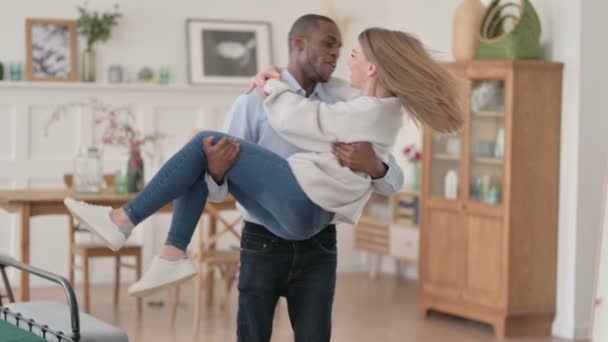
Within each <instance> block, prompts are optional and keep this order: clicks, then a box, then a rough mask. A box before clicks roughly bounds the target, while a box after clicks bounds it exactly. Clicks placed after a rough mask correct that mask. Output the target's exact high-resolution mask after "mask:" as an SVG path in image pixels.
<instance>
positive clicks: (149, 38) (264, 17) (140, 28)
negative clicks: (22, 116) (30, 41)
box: [0, 0, 387, 82]
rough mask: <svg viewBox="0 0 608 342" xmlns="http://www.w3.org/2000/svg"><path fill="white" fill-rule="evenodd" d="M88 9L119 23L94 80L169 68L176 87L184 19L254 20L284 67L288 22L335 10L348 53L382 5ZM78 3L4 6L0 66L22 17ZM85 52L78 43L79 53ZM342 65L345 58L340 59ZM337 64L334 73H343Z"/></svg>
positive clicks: (26, 1)
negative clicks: (113, 13) (114, 71)
mask: <svg viewBox="0 0 608 342" xmlns="http://www.w3.org/2000/svg"><path fill="white" fill-rule="evenodd" d="M88 2H89V7H90V8H92V9H96V10H101V11H106V10H111V9H112V5H113V4H114V3H118V4H119V5H120V8H121V12H122V13H123V14H124V18H123V19H122V20H121V22H120V24H119V26H118V27H117V28H116V29H115V31H114V33H113V36H112V38H111V39H110V41H108V42H107V43H101V45H99V46H98V47H97V49H96V50H97V52H98V64H99V75H100V76H101V77H102V78H104V79H105V76H106V74H107V66H108V65H110V64H113V63H119V64H123V65H125V66H126V67H127V68H128V69H129V70H130V71H131V75H135V73H136V70H138V69H139V68H141V67H142V66H146V65H147V66H151V67H153V68H154V69H155V70H158V68H159V67H160V66H162V65H169V66H170V67H171V68H172V72H173V74H174V75H175V77H176V80H177V82H185V80H186V79H187V77H186V58H187V56H186V38H185V20H186V18H206V19H221V20H228V19H233V20H257V21H269V22H271V23H272V35H273V44H274V57H275V61H276V62H277V63H278V64H279V65H284V64H286V62H287V31H288V30H289V27H290V25H291V23H292V22H293V21H294V20H295V19H296V18H297V17H299V16H300V15H302V14H305V13H320V14H327V13H328V11H329V10H330V8H331V7H332V5H333V7H335V8H340V9H339V10H338V13H339V14H340V15H343V16H351V17H353V18H354V20H353V22H352V26H351V29H350V31H349V32H347V34H345V36H346V37H345V38H346V39H345V45H344V46H345V49H344V51H345V52H348V51H350V47H351V46H352V43H353V39H352V38H354V37H355V33H356V32H359V31H360V30H361V29H362V28H364V27H368V26H372V25H382V24H385V23H386V13H387V5H386V4H387V1H385V0H380V1H376V2H375V6H373V7H372V6H369V3H368V2H367V1H362V0H356V1H347V0H335V1H326V0H310V1H297V2H296V1H280V0H259V1H245V0H223V1H218V2H210V1H200V0H179V1H176V2H167V1H165V0H146V1H143V0H116V1H107V0H90V1H88ZM82 3H83V1H82V0H53V1H47V0H20V1H10V2H8V1H7V2H3V5H2V6H3V7H2V13H3V14H4V15H3V16H2V21H1V22H0V42H2V47H1V48H0V61H7V60H8V61H12V60H21V61H23V60H24V57H25V18H61V19H75V18H76V16H77V11H76V7H77V6H79V5H81V4H82ZM83 47H84V44H83V42H82V41H81V42H80V48H79V50H82V48H83ZM343 61H345V59H343ZM345 66H346V65H345V63H341V67H339V68H338V74H341V75H343V76H347V74H345V73H344V70H345Z"/></svg>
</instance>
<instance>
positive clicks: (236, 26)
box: [186, 19, 272, 84]
mask: <svg viewBox="0 0 608 342" xmlns="http://www.w3.org/2000/svg"><path fill="white" fill-rule="evenodd" d="M186 34H187V45H188V79H189V81H190V83H191V84H205V83H243V84H246V83H247V82H249V80H250V79H251V77H253V76H255V74H256V73H257V72H258V71H261V70H263V69H264V68H266V67H268V66H270V65H271V64H272V34H271V25H270V23H268V22H261V21H232V20H207V19H188V20H187V21H186Z"/></svg>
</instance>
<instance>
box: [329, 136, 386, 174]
mask: <svg viewBox="0 0 608 342" xmlns="http://www.w3.org/2000/svg"><path fill="white" fill-rule="evenodd" d="M332 151H333V153H334V155H335V156H336V158H338V160H339V161H340V164H341V165H342V166H346V167H348V168H349V169H351V170H352V171H354V172H363V173H366V174H368V175H369V176H370V177H372V178H373V179H379V178H382V177H384V176H385V175H386V172H387V171H388V166H386V164H384V163H383V162H382V161H381V160H380V159H378V157H376V152H375V151H374V149H373V148H372V144H370V143H367V142H357V143H351V144H344V143H335V144H334V145H333V149H332Z"/></svg>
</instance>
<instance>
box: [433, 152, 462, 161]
mask: <svg viewBox="0 0 608 342" xmlns="http://www.w3.org/2000/svg"><path fill="white" fill-rule="evenodd" d="M433 159H436V160H445V161H459V160H460V156H456V155H453V154H446V153H436V154H434V155H433Z"/></svg>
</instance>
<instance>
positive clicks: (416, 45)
mask: <svg viewBox="0 0 608 342" xmlns="http://www.w3.org/2000/svg"><path fill="white" fill-rule="evenodd" d="M359 43H360V44H361V47H362V48H363V53H364V54H365V56H366V57H367V59H368V60H369V61H370V62H371V63H373V64H375V65H376V66H377V67H378V69H379V76H378V77H379V81H380V83H381V85H382V86H384V87H385V88H386V89H388V90H389V91H391V92H393V93H394V94H395V95H396V96H397V97H398V98H399V100H400V101H401V104H402V106H403V107H404V108H405V109H406V111H407V112H408V114H409V115H411V116H412V117H413V118H414V119H415V120H416V121H417V122H419V123H421V124H422V125H424V126H428V127H429V128H431V129H432V130H434V131H436V132H439V133H453V132H456V131H458V130H460V129H461V127H462V125H463V120H464V119H463V104H462V88H461V84H459V80H458V79H457V78H456V77H455V76H454V75H452V73H450V72H449V71H448V70H447V69H446V68H444V67H443V66H442V65H440V64H439V63H437V62H436V61H435V60H434V59H433V58H432V57H431V55H430V54H429V53H428V52H427V51H426V49H425V48H424V45H423V44H422V43H421V42H420V41H419V40H418V39H416V38H414V37H413V36H411V35H409V34H407V33H405V32H401V31H391V30H386V29H382V28H370V29H367V30H365V31H363V32H361V34H360V35H359Z"/></svg>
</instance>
